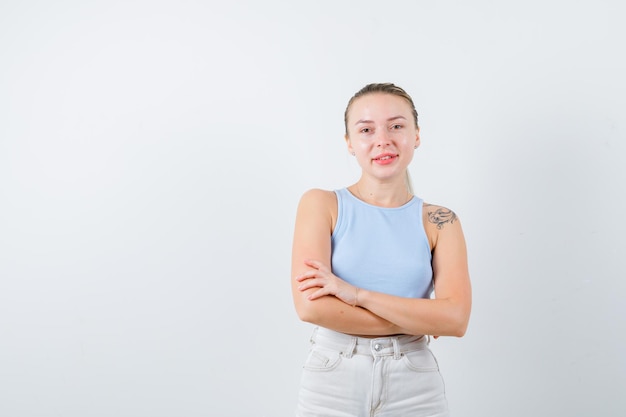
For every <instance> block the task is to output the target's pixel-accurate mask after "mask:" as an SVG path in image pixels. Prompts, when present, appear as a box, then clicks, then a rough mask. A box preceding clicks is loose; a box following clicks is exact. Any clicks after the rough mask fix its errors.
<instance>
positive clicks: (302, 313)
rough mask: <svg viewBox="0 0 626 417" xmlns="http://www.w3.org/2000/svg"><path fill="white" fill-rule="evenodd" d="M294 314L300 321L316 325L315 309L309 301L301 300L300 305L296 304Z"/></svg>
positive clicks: (316, 315)
mask: <svg viewBox="0 0 626 417" xmlns="http://www.w3.org/2000/svg"><path fill="white" fill-rule="evenodd" d="M296 313H297V314H298V318H299V319H300V320H301V321H304V322H306V323H312V324H316V323H317V320H318V314H317V309H315V308H313V303H312V302H311V301H309V300H302V301H301V302H300V303H296Z"/></svg>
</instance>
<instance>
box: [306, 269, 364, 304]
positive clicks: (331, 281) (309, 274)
mask: <svg viewBox="0 0 626 417" xmlns="http://www.w3.org/2000/svg"><path fill="white" fill-rule="evenodd" d="M304 264H305V265H306V266H308V267H310V268H311V269H309V270H308V271H306V272H305V273H304V274H302V275H300V276H298V277H296V281H298V282H300V283H301V284H300V286H298V289H299V290H300V291H306V290H308V289H309V288H318V290H317V291H314V292H312V293H311V294H309V297H308V299H309V300H315V299H316V298H319V297H322V296H324V295H334V296H335V297H337V298H339V299H340V300H341V301H343V302H344V303H346V304H350V305H351V306H356V305H357V302H358V288H357V287H355V286H354V285H351V284H348V283H347V282H346V281H344V280H342V279H341V278H339V277H338V276H337V275H335V274H333V273H332V271H331V270H330V268H329V267H328V266H326V265H325V264H323V263H322V262H319V261H314V260H306V261H304Z"/></svg>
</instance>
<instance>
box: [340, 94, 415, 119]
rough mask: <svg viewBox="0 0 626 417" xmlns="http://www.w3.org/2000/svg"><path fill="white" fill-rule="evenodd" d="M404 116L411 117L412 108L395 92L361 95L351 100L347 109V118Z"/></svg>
mask: <svg viewBox="0 0 626 417" xmlns="http://www.w3.org/2000/svg"><path fill="white" fill-rule="evenodd" d="M396 116H404V117H405V118H406V119H407V120H411V119H412V117H413V116H412V109H411V105H410V104H409V102H408V101H407V100H406V99H404V98H402V97H400V96H397V95H395V94H389V93H371V94H366V95H364V96H361V97H359V98H357V99H356V100H354V101H353V102H352V105H351V106H350V110H349V111H348V120H353V119H355V120H359V119H363V118H366V119H368V120H377V119H387V118H389V117H396Z"/></svg>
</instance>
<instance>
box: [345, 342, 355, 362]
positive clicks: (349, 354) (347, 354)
mask: <svg viewBox="0 0 626 417" xmlns="http://www.w3.org/2000/svg"><path fill="white" fill-rule="evenodd" d="M355 350H356V337H351V338H350V341H349V342H348V346H346V351H345V352H343V355H344V356H345V357H346V358H348V359H350V358H351V357H352V355H354V351H355Z"/></svg>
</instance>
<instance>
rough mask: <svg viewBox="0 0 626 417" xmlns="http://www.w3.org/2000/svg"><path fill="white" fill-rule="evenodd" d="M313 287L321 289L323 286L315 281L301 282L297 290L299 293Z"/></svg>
mask: <svg viewBox="0 0 626 417" xmlns="http://www.w3.org/2000/svg"><path fill="white" fill-rule="evenodd" d="M315 287H319V288H323V287H324V285H323V284H321V283H320V282H319V281H317V280H308V281H306V282H303V283H302V284H300V285H298V289H299V290H300V291H306V290H308V289H309V288H315Z"/></svg>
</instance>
